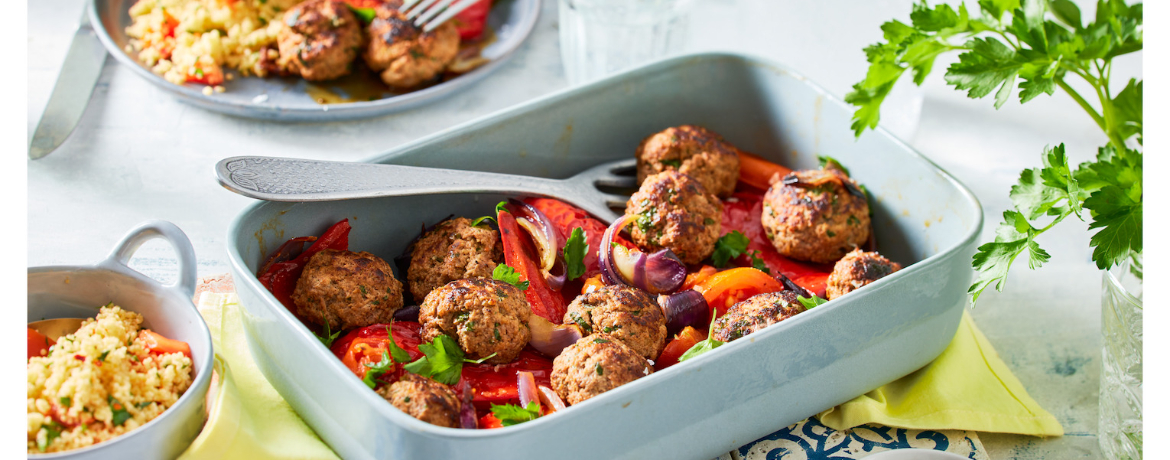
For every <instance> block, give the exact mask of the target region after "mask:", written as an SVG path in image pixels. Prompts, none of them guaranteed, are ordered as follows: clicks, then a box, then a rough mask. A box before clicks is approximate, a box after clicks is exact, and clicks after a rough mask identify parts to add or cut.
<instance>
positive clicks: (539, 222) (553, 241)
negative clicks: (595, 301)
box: [508, 200, 565, 291]
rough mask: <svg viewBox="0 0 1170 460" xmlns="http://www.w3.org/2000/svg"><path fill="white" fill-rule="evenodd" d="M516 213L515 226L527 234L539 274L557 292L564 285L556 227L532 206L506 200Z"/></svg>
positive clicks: (563, 271)
mask: <svg viewBox="0 0 1170 460" xmlns="http://www.w3.org/2000/svg"><path fill="white" fill-rule="evenodd" d="M508 203H509V206H510V207H511V208H512V209H513V210H515V211H516V213H517V216H518V217H516V224H517V225H519V226H520V228H523V229H524V231H526V232H528V235H529V236H531V237H532V243H533V245H534V246H536V252H537V253H538V254H539V256H540V273H541V274H542V275H544V280H545V281H546V282H548V285H549V287H550V288H552V289H553V290H554V291H559V290H560V289H561V288H562V287H563V286H564V285H565V263H564V260H562V258H561V256H560V248H561V247H563V246H564V244H563V243H561V239H560V236H559V234H558V233H557V231H556V227H554V226H553V225H552V221H550V220H549V219H548V216H546V215H544V213H543V212H540V210H539V209H536V208H535V207H534V206H532V205H530V204H528V203H525V202H522V201H517V200H508Z"/></svg>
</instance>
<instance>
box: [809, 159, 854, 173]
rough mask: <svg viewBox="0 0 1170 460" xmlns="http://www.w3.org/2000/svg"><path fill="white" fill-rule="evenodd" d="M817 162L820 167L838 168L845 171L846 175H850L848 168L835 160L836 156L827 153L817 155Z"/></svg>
mask: <svg viewBox="0 0 1170 460" xmlns="http://www.w3.org/2000/svg"><path fill="white" fill-rule="evenodd" d="M817 162H819V163H820V164H821V169H839V170H841V172H843V173H845V175H846V176H852V174H849V168H846V167H845V165H842V164H841V162H840V161H837V159H836V158H833V157H831V156H828V155H817Z"/></svg>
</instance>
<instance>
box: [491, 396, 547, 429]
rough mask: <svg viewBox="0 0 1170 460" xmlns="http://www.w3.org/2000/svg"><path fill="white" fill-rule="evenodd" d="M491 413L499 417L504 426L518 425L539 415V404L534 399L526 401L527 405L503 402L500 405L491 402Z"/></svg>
mask: <svg viewBox="0 0 1170 460" xmlns="http://www.w3.org/2000/svg"><path fill="white" fill-rule="evenodd" d="M491 407H492V415H494V416H495V417H496V418H498V419H500V424H502V425H504V426H512V425H518V424H521V423H524V422H530V421H532V420H536V419H537V418H539V417H540V405H539V404H537V403H536V401H531V402H529V403H528V406H527V407H520V406H517V405H515V404H504V405H502V406H499V405H495V404H492V406H491Z"/></svg>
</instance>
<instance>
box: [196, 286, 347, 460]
mask: <svg viewBox="0 0 1170 460" xmlns="http://www.w3.org/2000/svg"><path fill="white" fill-rule="evenodd" d="M199 311H200V313H202V314H203V319H204V320H206V321H207V326H208V327H209V328H210V329H211V340H212V343H213V344H214V346H215V372H216V373H217V374H219V383H218V385H216V388H212V389H211V391H214V392H215V393H214V395H215V396H214V398H215V403H214V405H213V406H212V409H211V414H210V416H209V417H208V420H207V425H205V426H204V427H203V432H201V433H199V437H197V438H195V442H194V443H192V444H191V446H190V447H188V448H187V451H186V452H183V455H182V456H181V457H179V458H180V460H198V459H225V460H229V459H247V460H262V459H269V458H271V459H305V460H309V459H336V458H337V454H334V453H333V451H332V450H330V449H329V446H326V445H325V443H324V442H321V439H320V438H318V437H317V434H316V433H314V432H313V430H312V429H310V428H309V426H308V425H305V422H304V421H303V420H301V418H300V417H299V416H297V414H296V412H293V409H292V407H290V406H289V405H288V403H287V402H285V401H284V398H282V397H281V396H280V393H277V392H276V389H275V388H273V387H272V385H271V384H269V383H268V380H267V379H265V378H264V375H263V374H261V373H260V369H259V368H257V367H256V362H255V361H254V360H253V359H252V353H251V352H250V351H249V350H248V343H247V339H246V338H245V337H244V325H243V317H242V316H243V315H242V313H241V311H240V303H239V297H237V296H236V295H235V294H215V293H210V292H206V293H204V294H203V295H202V296H201V297H200V298H199Z"/></svg>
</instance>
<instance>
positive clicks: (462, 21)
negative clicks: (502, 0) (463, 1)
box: [454, 0, 492, 41]
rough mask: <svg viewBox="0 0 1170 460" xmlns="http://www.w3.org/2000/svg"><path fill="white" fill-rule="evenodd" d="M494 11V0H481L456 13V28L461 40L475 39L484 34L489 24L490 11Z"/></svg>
mask: <svg viewBox="0 0 1170 460" xmlns="http://www.w3.org/2000/svg"><path fill="white" fill-rule="evenodd" d="M491 11H492V0H480V1H478V2H475V3H474V4H472V5H471V6H469V7H467V9H465V10H463V11H460V12H459V13H458V14H456V15H455V18H454V19H455V21H454V24H455V30H457V31H459V39H460V40H464V41H466V40H475V39H477V38H479V36H480V35H483V29H484V27H485V26H487V18H488V13H490V12H491Z"/></svg>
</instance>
